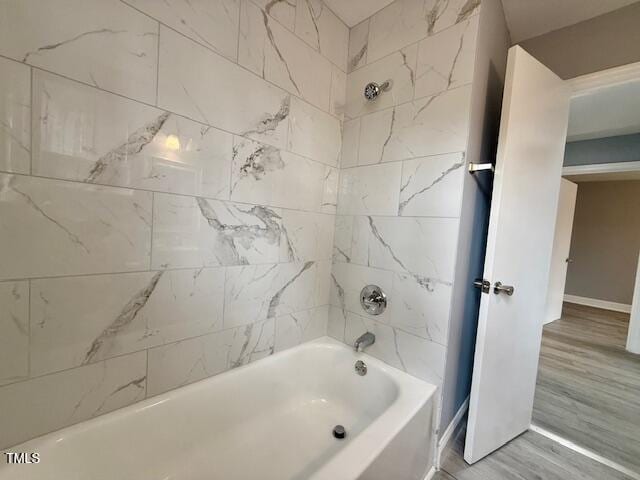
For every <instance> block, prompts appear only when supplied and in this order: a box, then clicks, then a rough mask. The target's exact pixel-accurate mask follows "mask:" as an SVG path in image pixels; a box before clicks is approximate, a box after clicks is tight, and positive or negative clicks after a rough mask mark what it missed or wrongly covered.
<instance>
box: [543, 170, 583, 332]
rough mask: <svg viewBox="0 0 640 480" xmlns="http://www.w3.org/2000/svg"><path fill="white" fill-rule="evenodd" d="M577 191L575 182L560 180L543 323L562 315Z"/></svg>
mask: <svg viewBox="0 0 640 480" xmlns="http://www.w3.org/2000/svg"><path fill="white" fill-rule="evenodd" d="M577 193H578V185H577V184H575V183H573V182H570V181H569V180H567V179H566V178H563V179H562V180H561V181H560V196H559V198H558V214H557V216H556V230H555V234H554V237H553V253H552V254H551V273H550V274H549V292H547V310H546V313H545V316H544V323H545V324H547V323H551V322H553V321H555V320H558V319H559V318H560V316H561V315H562V302H563V301H564V287H565V284H566V282H567V267H568V266H569V263H568V262H569V250H570V249H571V231H572V230H573V214H574V213H575V211H576V195H577Z"/></svg>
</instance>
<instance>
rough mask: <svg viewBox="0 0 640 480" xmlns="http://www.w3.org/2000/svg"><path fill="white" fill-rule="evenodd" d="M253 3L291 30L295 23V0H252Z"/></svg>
mask: <svg viewBox="0 0 640 480" xmlns="http://www.w3.org/2000/svg"><path fill="white" fill-rule="evenodd" d="M253 3H255V4H256V5H258V6H259V7H260V8H262V9H263V10H264V11H265V12H267V15H269V16H270V17H272V18H275V19H276V20H277V21H278V22H280V23H281V24H282V25H284V26H285V27H286V28H287V29H289V30H291V31H292V32H293V30H294V29H295V25H296V5H297V3H298V1H297V0H253Z"/></svg>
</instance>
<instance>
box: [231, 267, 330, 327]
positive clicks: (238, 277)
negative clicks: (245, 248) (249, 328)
mask: <svg viewBox="0 0 640 480" xmlns="http://www.w3.org/2000/svg"><path fill="white" fill-rule="evenodd" d="M321 272H323V273H324V270H321ZM322 276H323V275H321V274H318V268H317V265H316V262H313V261H308V262H303V263H281V264H274V265H249V266H240V267H229V268H227V277H226V282H225V310H224V327H225V328H230V327H237V326H240V325H248V324H251V323H256V322H260V321H262V320H265V319H267V318H274V317H277V316H280V315H286V314H289V313H295V312H299V311H301V310H307V309H309V308H312V307H314V306H316V305H317V303H316V302H317V300H316V299H317V290H318V287H317V286H318V283H319V282H322V281H323V280H324V279H323V278H321V277H322ZM324 276H326V275H324Z"/></svg>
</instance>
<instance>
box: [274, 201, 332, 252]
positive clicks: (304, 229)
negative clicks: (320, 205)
mask: <svg viewBox="0 0 640 480" xmlns="http://www.w3.org/2000/svg"><path fill="white" fill-rule="evenodd" d="M333 230H334V216H333V215H327V214H324V213H309V212H300V211H297V210H283V211H282V233H283V236H282V238H281V240H280V261H281V262H303V261H308V260H330V259H331V249H332V244H333Z"/></svg>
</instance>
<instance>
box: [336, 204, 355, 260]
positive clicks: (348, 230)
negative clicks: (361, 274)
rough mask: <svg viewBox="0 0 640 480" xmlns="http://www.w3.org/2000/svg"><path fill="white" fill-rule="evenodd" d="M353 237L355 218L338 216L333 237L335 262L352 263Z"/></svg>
mask: <svg viewBox="0 0 640 480" xmlns="http://www.w3.org/2000/svg"><path fill="white" fill-rule="evenodd" d="M352 236H353V217H352V216H350V215H336V217H335V233H334V235H333V261H334V262H346V263H349V262H350V261H351V238H352Z"/></svg>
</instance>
